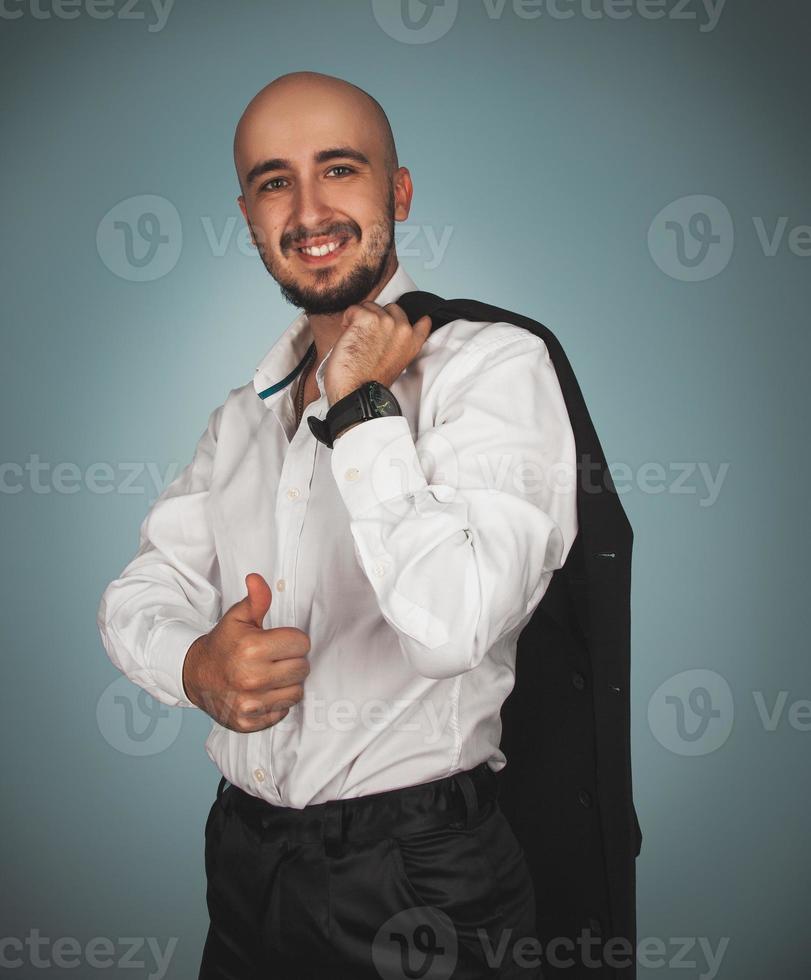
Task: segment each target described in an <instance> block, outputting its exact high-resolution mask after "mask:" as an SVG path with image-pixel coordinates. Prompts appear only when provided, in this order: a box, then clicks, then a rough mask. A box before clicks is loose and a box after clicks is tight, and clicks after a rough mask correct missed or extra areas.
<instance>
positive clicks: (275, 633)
mask: <svg viewBox="0 0 811 980" xmlns="http://www.w3.org/2000/svg"><path fill="white" fill-rule="evenodd" d="M251 648H252V649H254V650H256V652H257V654H259V655H260V656H261V657H263V658H264V659H265V660H268V661H278V660H288V659H289V658H291V657H295V658H300V657H306V656H307V654H308V653H309V652H310V638H309V636H307V634H306V633H304V632H302V631H301V630H300V629H297V628H296V627H295V626H273V627H271V628H270V629H267V630H260V631H259V632H258V633H256V634H254V635H252V636H251Z"/></svg>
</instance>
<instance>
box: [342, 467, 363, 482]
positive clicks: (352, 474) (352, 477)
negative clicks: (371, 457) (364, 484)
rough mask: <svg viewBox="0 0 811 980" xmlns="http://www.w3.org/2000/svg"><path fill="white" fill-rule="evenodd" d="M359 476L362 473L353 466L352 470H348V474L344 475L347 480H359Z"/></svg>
mask: <svg viewBox="0 0 811 980" xmlns="http://www.w3.org/2000/svg"><path fill="white" fill-rule="evenodd" d="M359 476H360V473H359V471H358V470H356V469H355V467H354V466H351V467H350V468H349V469H348V470H347V471H346V473H344V477H345V478H346V479H347V480H357V478H358V477H359Z"/></svg>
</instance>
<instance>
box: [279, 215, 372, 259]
mask: <svg viewBox="0 0 811 980" xmlns="http://www.w3.org/2000/svg"><path fill="white" fill-rule="evenodd" d="M326 235H329V236H330V237H331V238H338V237H339V236H340V237H349V238H353V237H354V238H360V228H359V227H358V226H357V225H356V224H354V222H353V223H351V224H350V223H349V222H344V223H342V224H336V225H329V226H328V227H327V228H321V229H319V230H318V231H313V230H310V229H307V228H304V227H301V226H299V227H298V228H294V229H293V230H292V231H288V232H285V234H284V235H282V237H281V241H280V244H281V247H282V250H283V251H285V252H287V251H289V250H290V249H291V248H296V247H298V245H299V244H301V243H303V242H306V241H307V239H308V238H319V237H323V236H326Z"/></svg>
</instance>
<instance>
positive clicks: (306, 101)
mask: <svg viewBox="0 0 811 980" xmlns="http://www.w3.org/2000/svg"><path fill="white" fill-rule="evenodd" d="M319 132H320V133H322V134H323V139H324V140H326V141H327V144H329V145H331V144H330V138H331V137H332V142H334V141H335V140H336V139H337V145H341V146H343V145H346V143H347V141H348V140H349V139H350V138H351V136H352V135H354V134H358V136H359V137H362V140H363V142H365V143H366V144H368V145H369V148H370V149H371V150H372V152H373V153H374V155H375V156H376V157H377V158H378V160H379V161H380V162H381V163H382V166H383V168H384V171H385V174H386V177H387V178H391V176H392V175H393V174H394V172H395V171H396V170H397V168H398V166H399V164H398V160H397V148H396V146H395V142H394V135H393V133H392V130H391V125H390V124H389V120H388V117H387V116H386V113H385V112H384V111H383V107H382V106H381V105H380V103H379V102H378V101H377V100H376V99H374V98H373V97H372V96H371V95H369V93H368V92H365V91H364V90H363V89H362V88H359V87H358V86H357V85H353V84H352V83H351V82H347V81H345V80H344V79H342V78H336V77H334V76H333V75H323V74H321V73H320V72H314V71H296V72H290V73H288V74H286V75H280V76H279V77H278V78H276V79H274V80H273V81H272V82H270V83H269V84H268V85H266V86H265V87H264V88H263V89H260V91H259V92H257V94H256V95H255V96H254V97H253V98H252V99H251V101H250V102H249V103H248V105H247V107H246V108H245V111H244V112H243V113H242V116H241V117H240V119H239V122H238V123H237V127H236V131H235V133H234V166H235V167H236V171H237V177H238V179H239V183H240V187H241V188H242V192H243V194H245V193H246V192H247V187H246V178H247V177H248V175H249V173H250V171H251V169H252V168H253V167H255V166H256V165H257V164H258V163H261V159H260V158H264V157H266V156H267V153H268V152H271V153H273V148H274V143H276V144H278V145H289V144H290V143H291V141H295V139H296V135H297V134H300V136H304V135H305V133H306V134H307V136H308V137H312V138H315V139H316V141H317V137H318V134H319ZM323 148H324V149H326V148H328V146H327V145H325V146H324V147H323Z"/></svg>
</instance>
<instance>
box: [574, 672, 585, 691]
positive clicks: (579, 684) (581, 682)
mask: <svg viewBox="0 0 811 980" xmlns="http://www.w3.org/2000/svg"><path fill="white" fill-rule="evenodd" d="M585 686H586V678H585V677H584V676H583V675H582V674H581V673H580V671H579V670H575V671H573V672H572V687H574V688H576V689H577V690H578V691H582V690H583V688H584V687H585Z"/></svg>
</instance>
